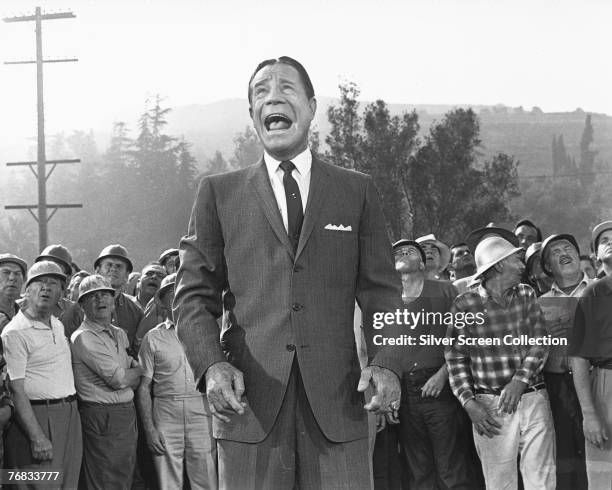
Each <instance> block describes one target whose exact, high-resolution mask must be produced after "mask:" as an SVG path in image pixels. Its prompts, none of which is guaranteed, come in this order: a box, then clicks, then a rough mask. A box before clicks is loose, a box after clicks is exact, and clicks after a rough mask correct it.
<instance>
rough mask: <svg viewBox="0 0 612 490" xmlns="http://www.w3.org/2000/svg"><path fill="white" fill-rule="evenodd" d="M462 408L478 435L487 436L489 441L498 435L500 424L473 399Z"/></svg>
mask: <svg viewBox="0 0 612 490" xmlns="http://www.w3.org/2000/svg"><path fill="white" fill-rule="evenodd" d="M464 408H465V411H466V412H467V414H468V415H469V416H470V419H471V421H472V424H474V428H475V429H476V432H478V434H480V435H481V436H483V435H484V436H487V437H488V438H489V439H491V438H492V437H493V436H496V435H499V430H498V429H501V424H500V423H499V422H498V421H497V420H495V418H494V417H493V415H491V414H490V413H489V411H488V410H487V409H486V408H485V407H484V406H483V405H482V403H480V402H479V401H478V400H476V399H475V398H473V399H471V400H469V401H468V402H467V403H466V404H465V405H464Z"/></svg>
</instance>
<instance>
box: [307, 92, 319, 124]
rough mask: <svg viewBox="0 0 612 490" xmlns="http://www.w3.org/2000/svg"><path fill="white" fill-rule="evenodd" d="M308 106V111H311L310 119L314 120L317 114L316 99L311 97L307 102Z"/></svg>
mask: <svg viewBox="0 0 612 490" xmlns="http://www.w3.org/2000/svg"><path fill="white" fill-rule="evenodd" d="M308 106H309V107H310V110H311V111H312V118H313V119H314V117H315V114H316V113H317V99H316V97H311V98H310V100H309V101H308Z"/></svg>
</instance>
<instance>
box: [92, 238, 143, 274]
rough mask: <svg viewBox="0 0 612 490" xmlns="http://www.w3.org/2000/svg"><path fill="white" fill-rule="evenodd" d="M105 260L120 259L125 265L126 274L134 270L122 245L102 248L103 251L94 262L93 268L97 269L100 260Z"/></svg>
mask: <svg viewBox="0 0 612 490" xmlns="http://www.w3.org/2000/svg"><path fill="white" fill-rule="evenodd" d="M106 258H116V259H121V260H123V261H124V262H125V264H126V265H127V270H128V273H130V272H132V271H133V270H134V266H133V265H132V261H131V260H130V259H129V258H128V251H127V248H125V247H124V246H123V245H119V244H115V245H109V246H108V247H104V249H103V250H102V251H101V252H100V255H98V258H97V259H96V261H95V262H94V268H96V269H97V268H98V267H99V265H100V262H101V261H102V259H106Z"/></svg>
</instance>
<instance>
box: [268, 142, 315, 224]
mask: <svg viewBox="0 0 612 490" xmlns="http://www.w3.org/2000/svg"><path fill="white" fill-rule="evenodd" d="M264 161H265V162H266V168H267V170H268V177H270V184H272V190H273V191H274V197H275V198H276V202H277V204H278V209H279V210H280V213H281V216H282V218H283V224H284V225H285V230H287V229H288V228H289V225H288V222H289V218H288V214H287V197H286V194H285V185H284V184H283V176H284V175H285V172H284V171H283V169H282V168H280V164H281V162H280V161H279V160H275V159H274V158H272V157H271V156H270V155H268V153H266V152H264ZM291 161H292V162H293V164H294V165H295V170H293V172H291V176H292V177H293V178H294V179H295V181H296V182H297V185H298V188H299V189H300V196H301V198H302V211H303V212H304V214H306V203H307V202H308V191H309V190H310V171H311V168H312V153H310V149H308V148H306V149H305V150H304V151H303V152H302V153H300V154H299V155H297V156H295V158H292V159H291Z"/></svg>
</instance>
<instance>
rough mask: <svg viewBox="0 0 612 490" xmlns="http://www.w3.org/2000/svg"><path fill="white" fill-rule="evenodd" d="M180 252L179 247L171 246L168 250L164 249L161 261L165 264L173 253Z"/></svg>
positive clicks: (160, 257)
mask: <svg viewBox="0 0 612 490" xmlns="http://www.w3.org/2000/svg"><path fill="white" fill-rule="evenodd" d="M178 254H179V251H178V248H169V249H168V250H164V251H163V252H162V253H161V255H160V256H159V263H160V264H162V265H164V263H165V262H166V260H168V259H169V258H170V257H172V256H173V255H178Z"/></svg>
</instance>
